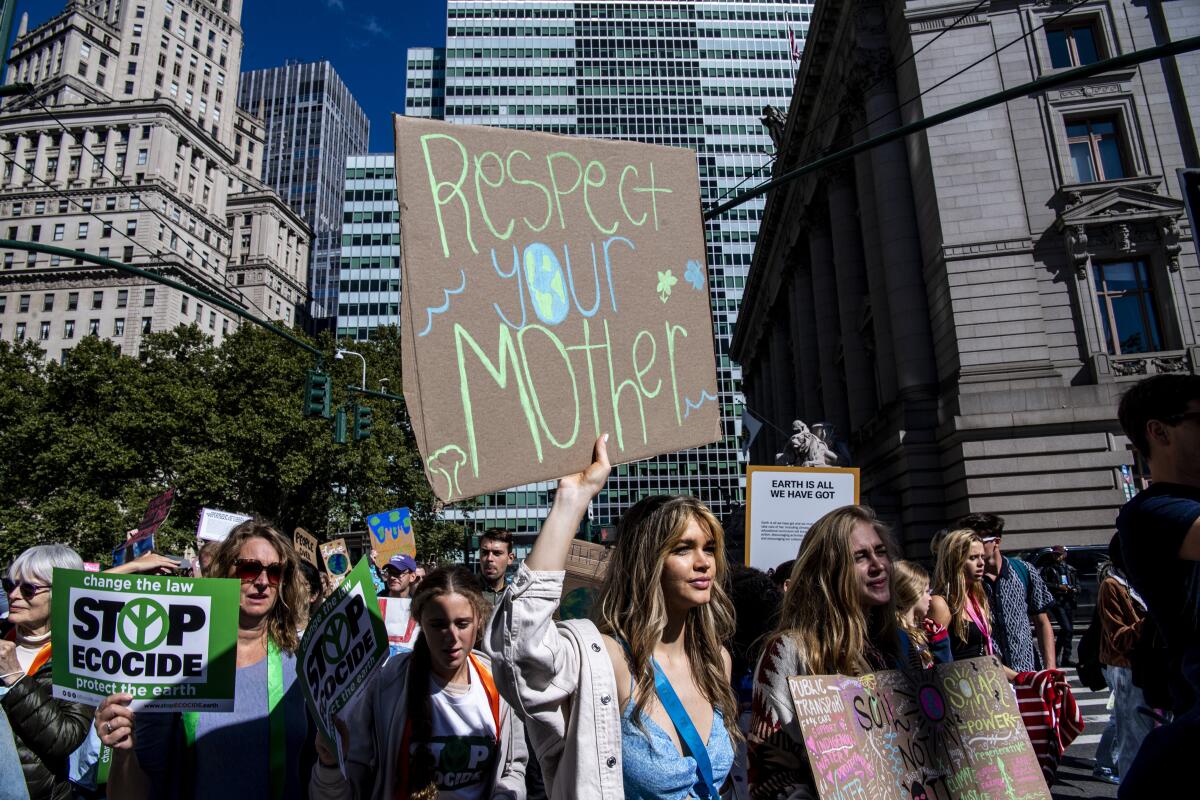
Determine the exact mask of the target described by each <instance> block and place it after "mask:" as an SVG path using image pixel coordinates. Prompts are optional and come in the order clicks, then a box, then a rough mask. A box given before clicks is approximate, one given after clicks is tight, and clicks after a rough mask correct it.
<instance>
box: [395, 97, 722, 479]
mask: <svg viewBox="0 0 1200 800" xmlns="http://www.w3.org/2000/svg"><path fill="white" fill-rule="evenodd" d="M395 130H396V182H397V193H398V194H397V196H398V199H399V205H400V234H401V240H402V241H401V252H402V254H403V256H402V257H403V267H402V270H401V275H402V280H403V287H402V292H401V296H402V298H403V303H404V310H403V312H402V313H401V318H402V320H403V329H402V349H403V352H402V354H401V358H402V368H403V370H404V398H405V401H406V403H407V405H408V412H409V416H410V418H411V420H412V425H413V428H414V431H415V433H416V438H417V444H418V446H419V448H420V451H421V456H422V459H423V460H424V464H425V473H426V476H427V477H428V479H429V482H430V484H431V485H432V486H433V489H434V491H435V493H436V494H437V496H438V497H439V498H441V499H442V500H444V501H453V500H458V499H461V498H464V497H472V496H475V495H479V494H484V493H487V492H492V491H497V490H500V489H505V488H508V487H511V486H516V485H519V484H523V483H529V482H533V481H538V480H548V479H553V478H557V477H559V476H560V475H565V474H569V473H572V472H578V471H579V470H581V469H583V468H584V467H586V466H587V465H588V463H590V461H591V453H592V445H593V444H594V442H595V440H596V438H597V436H599V435H600V434H601V433H604V432H608V433H609V434H610V438H609V443H608V452H609V457H610V458H611V460H612V461H613V463H614V464H616V463H624V462H628V461H636V460H638V459H643V458H648V457H650V456H654V455H658V454H660V453H666V452H671V451H675V450H681V449H685V448H689V447H698V446H701V445H705V444H710V443H712V442H714V441H717V440H718V439H719V438H720V436H721V431H720V415H719V405H718V402H717V378H716V363H715V357H714V353H713V330H712V317H711V311H710V297H709V286H708V268H707V265H706V260H705V242H704V230H703V225H702V222H701V213H700V187H699V179H698V174H697V166H696V155H695V153H694V152H693V151H691V150H685V149H680V148H669V147H661V146H658V145H645V144H635V143H630V142H615V141H600V140H594V139H584V138H578V137H565V136H554V135H550V134H544V133H531V132H525V131H512V130H501V129H495V128H484V127H477V126H467V125H450V124H447V123H443V122H436V121H432V120H422V119H415V118H410V117H400V116H397V117H395Z"/></svg>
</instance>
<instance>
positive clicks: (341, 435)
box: [333, 406, 349, 444]
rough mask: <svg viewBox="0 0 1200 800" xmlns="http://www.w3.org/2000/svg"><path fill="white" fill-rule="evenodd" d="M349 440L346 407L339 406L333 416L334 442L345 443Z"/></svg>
mask: <svg viewBox="0 0 1200 800" xmlns="http://www.w3.org/2000/svg"><path fill="white" fill-rule="evenodd" d="M347 441H349V440H348V439H347V438H346V407H345V406H338V410H337V414H336V415H335V416H334V418H333V443H334V444H345V443H346V442H347Z"/></svg>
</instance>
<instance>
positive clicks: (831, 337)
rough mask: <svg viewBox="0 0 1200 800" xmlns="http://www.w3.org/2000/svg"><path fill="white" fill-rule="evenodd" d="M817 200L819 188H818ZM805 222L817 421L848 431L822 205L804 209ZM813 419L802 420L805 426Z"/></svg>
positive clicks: (830, 259) (833, 278)
mask: <svg viewBox="0 0 1200 800" xmlns="http://www.w3.org/2000/svg"><path fill="white" fill-rule="evenodd" d="M817 191H818V196H819V194H820V192H822V191H823V188H818V190H817ZM806 216H807V217H808V219H809V228H808V252H809V260H810V263H811V264H812V288H813V303H814V314H813V316H814V320H815V322H816V328H817V357H818V362H819V364H820V373H821V400H822V403H821V405H822V408H821V412H822V414H821V420H826V421H829V422H832V423H833V424H834V425H836V426H837V427H838V430H841V431H849V430H850V418H849V414H848V413H847V410H846V388H845V384H844V383H843V378H842V371H841V368H840V367H839V366H838V363H837V355H838V349H839V347H840V345H841V322H840V321H839V319H838V298H837V292H838V289H837V278H836V276H835V275H834V267H833V242H832V240H831V238H830V235H829V228H828V225H829V221H828V220H827V219H825V216H826V211H825V205H824V203H821V204H820V205H814V206H810V207H809V208H808V209H806ZM821 420H817V419H806V420H804V421H805V422H807V423H808V424H810V425H811V424H812V423H814V422H818V421H821Z"/></svg>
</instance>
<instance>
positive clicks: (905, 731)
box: [788, 656, 1050, 800]
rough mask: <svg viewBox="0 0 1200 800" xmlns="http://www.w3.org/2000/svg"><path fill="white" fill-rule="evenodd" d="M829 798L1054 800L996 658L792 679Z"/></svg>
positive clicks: (820, 783) (823, 793) (816, 771)
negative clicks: (918, 668) (915, 668)
mask: <svg viewBox="0 0 1200 800" xmlns="http://www.w3.org/2000/svg"><path fill="white" fill-rule="evenodd" d="M788 684H789V686H790V687H791V691H792V702H793V704H794V705H795V707H796V721H797V722H798V723H799V725H800V729H801V731H803V733H804V743H805V747H806V749H807V751H808V754H809V761H810V763H811V764H812V768H813V770H812V771H813V777H814V778H815V779H816V783H817V793H818V794H819V795H820V797H821V798H822V800H834V798H837V800H842V799H843V798H846V797H869V798H871V799H872V800H912V798H914V797H936V798H947V800H953V799H954V798H964V799H965V798H972V799H973V798H980V797H995V798H1007V797H1012V798H1016V797H1019V798H1022V800H1043V799H1044V800H1050V792H1049V790H1048V789H1047V788H1046V781H1045V779H1044V778H1043V777H1042V770H1041V767H1040V766H1039V765H1038V761H1037V755H1036V754H1035V753H1034V751H1033V746H1032V745H1031V744H1030V742H1029V735H1028V734H1027V733H1026V732H1025V725H1024V723H1023V722H1022V721H1021V712H1020V710H1019V709H1018V707H1017V699H1016V695H1015V694H1014V693H1013V690H1012V687H1011V686H1010V685H1009V683H1008V681H1007V680H1006V679H1005V677H1004V672H1003V670H1002V669H1001V666H1000V662H999V661H998V660H997V659H996V658H995V657H993V656H989V657H987V658H975V659H971V660H969V661H957V662H955V663H953V664H941V665H939V666H937V667H935V668H933V669H929V670H921V671H911V672H898V671H887V672H875V673H871V674H869V675H863V676H861V677H859V678H848V677H846V676H844V675H811V676H802V677H793V678H789V679H788Z"/></svg>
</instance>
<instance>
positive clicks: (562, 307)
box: [525, 242, 570, 325]
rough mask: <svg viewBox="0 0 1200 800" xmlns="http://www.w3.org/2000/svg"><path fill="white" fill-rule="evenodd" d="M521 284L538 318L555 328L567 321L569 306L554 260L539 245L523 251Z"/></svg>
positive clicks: (564, 287)
mask: <svg viewBox="0 0 1200 800" xmlns="http://www.w3.org/2000/svg"><path fill="white" fill-rule="evenodd" d="M525 283H526V284H527V285H528V286H529V297H530V299H531V300H532V301H533V311H534V313H535V314H537V316H538V319H540V320H541V321H542V322H544V323H546V324H547V325H557V324H558V323H560V322H562V321H563V320H564V319H566V318H567V311H569V310H570V303H569V302H568V301H567V286H566V281H565V280H564V279H563V270H562V266H561V265H560V264H559V263H558V257H557V256H555V255H554V251H553V250H551V249H550V248H549V247H547V246H546V245H544V244H541V243H540V242H538V243H534V244H531V245H529V246H528V247H526V248H525Z"/></svg>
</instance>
